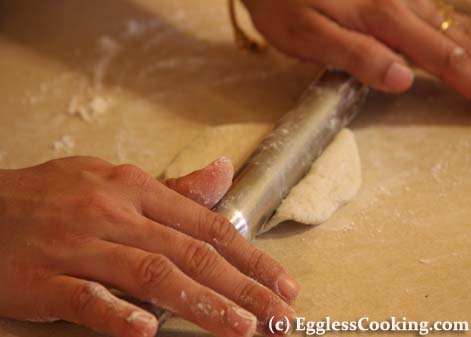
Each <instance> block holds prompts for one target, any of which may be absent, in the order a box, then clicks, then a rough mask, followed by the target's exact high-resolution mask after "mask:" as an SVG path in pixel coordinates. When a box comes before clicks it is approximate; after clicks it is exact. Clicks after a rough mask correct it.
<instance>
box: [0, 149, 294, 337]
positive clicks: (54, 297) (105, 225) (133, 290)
mask: <svg viewBox="0 0 471 337" xmlns="http://www.w3.org/2000/svg"><path fill="white" fill-rule="evenodd" d="M232 174H233V172H232V165H231V163H230V161H228V160H224V159H220V160H217V161H215V162H214V163H212V164H210V165H209V166H208V167H206V168H205V169H203V170H200V171H197V172H194V173H192V174H190V175H188V176H186V177H183V178H180V179H176V180H175V179H174V180H169V181H165V182H158V181H156V180H155V179H153V178H152V177H151V176H149V175H148V174H146V173H145V172H144V171H142V170H140V169H139V168H137V167H134V166H131V165H120V166H114V165H112V164H110V163H108V162H105V161H103V160H100V159H97V158H89V157H73V158H65V159H59V160H53V161H50V162H47V163H44V164H42V165H38V166H35V167H30V168H25V169H20V170H0V241H1V242H0V256H1V260H2V263H1V264H0V298H2V301H1V302H0V315H1V316H4V317H10V318H15V319H28V320H35V321H49V320H56V319H63V320H67V321H71V322H76V323H78V324H82V325H85V326H88V327H90V328H92V329H94V330H97V331H100V332H103V333H106V334H108V335H112V336H117V337H134V336H136V337H138V336H151V335H153V334H154V333H155V331H156V329H157V325H158V322H157V321H156V319H155V317H154V316H152V315H151V314H149V313H147V312H146V311H144V310H143V309H141V308H138V307H136V306H134V305H132V304H130V303H128V302H125V301H123V300H122V299H119V298H117V297H115V296H114V295H112V293H110V292H109V290H108V289H107V288H105V285H106V286H107V287H112V288H116V289H119V290H121V291H123V292H125V293H127V294H129V295H131V296H134V297H136V298H138V299H140V300H142V301H146V302H150V303H153V304H155V305H158V306H159V307H163V308H165V309H168V310H170V311H172V312H174V313H176V314H178V315H180V316H182V317H184V318H186V319H188V320H190V321H192V322H194V323H196V324H198V325H199V326H201V327H203V328H205V329H207V330H209V331H210V332H212V333H214V334H217V335H219V336H227V337H232V336H234V337H236V336H252V335H253V334H254V332H255V329H256V323H257V321H258V322H259V325H258V327H259V328H260V330H263V329H264V328H266V322H267V320H268V319H269V318H270V317H271V316H276V317H282V316H288V317H293V316H294V312H293V310H292V309H291V307H290V306H289V305H288V304H287V303H289V302H290V301H292V300H293V299H294V298H295V297H296V296H297V293H298V290H299V288H298V286H297V285H296V283H295V281H294V280H293V278H292V277H291V276H289V275H288V273H287V272H286V271H285V269H283V268H282V267H281V266H280V265H279V264H278V263H276V262H275V261H274V260H273V259H271V258H270V257H269V256H267V255H266V254H264V253H262V252H261V251H260V250H258V249H256V248H254V247H253V246H251V245H250V244H249V243H248V242H247V241H246V240H244V239H243V237H242V236H240V235H239V234H238V233H237V232H236V230H235V229H234V227H233V226H232V225H231V224H230V223H229V221H228V220H227V219H225V218H223V217H222V216H220V215H218V214H216V213H214V212H211V211H210V210H208V208H206V207H212V206H213V205H214V204H215V203H216V202H217V201H218V200H219V199H220V198H221V197H222V195H223V194H224V193H225V192H226V190H227V189H228V187H229V186H230V184H231V180H232ZM202 205H204V206H206V207H203V206H202Z"/></svg>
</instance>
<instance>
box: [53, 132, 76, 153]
mask: <svg viewBox="0 0 471 337" xmlns="http://www.w3.org/2000/svg"><path fill="white" fill-rule="evenodd" d="M74 147H75V141H74V139H73V138H72V137H71V136H69V135H64V136H62V137H61V138H60V139H59V140H56V141H55V142H54V143H52V150H53V151H54V152H57V153H65V154H70V153H71V152H72V150H73V149H74Z"/></svg>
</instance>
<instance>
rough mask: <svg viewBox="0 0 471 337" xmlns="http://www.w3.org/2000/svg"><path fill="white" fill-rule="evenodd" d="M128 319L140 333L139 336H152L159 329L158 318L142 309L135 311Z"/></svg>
mask: <svg viewBox="0 0 471 337" xmlns="http://www.w3.org/2000/svg"><path fill="white" fill-rule="evenodd" d="M126 321H127V322H128V323H130V324H131V325H132V326H133V327H134V328H135V329H136V330H137V331H138V333H139V336H142V337H150V336H152V334H154V333H155V331H156V330H157V320H156V318H155V317H154V316H153V315H151V314H148V313H145V312H142V311H133V312H132V313H131V314H130V315H129V316H128V318H126Z"/></svg>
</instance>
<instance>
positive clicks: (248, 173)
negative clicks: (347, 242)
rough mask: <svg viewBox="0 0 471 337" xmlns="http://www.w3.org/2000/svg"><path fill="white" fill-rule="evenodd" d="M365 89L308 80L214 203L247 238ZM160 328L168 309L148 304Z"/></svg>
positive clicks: (346, 82)
mask: <svg viewBox="0 0 471 337" xmlns="http://www.w3.org/2000/svg"><path fill="white" fill-rule="evenodd" d="M367 92H368V89H367V88H366V87H365V86H364V85H362V84H361V83H359V82H358V81H356V80H354V79H352V78H351V77H349V76H347V75H346V74H344V73H340V72H334V71H329V72H326V73H325V74H324V76H323V77H322V78H321V79H320V80H319V81H315V82H314V83H312V84H311V85H310V86H309V87H308V89H307V90H306V91H305V92H304V94H303V95H302V96H301V99H300V100H299V102H298V104H297V105H296V107H295V108H294V109H292V110H291V111H289V112H288V113H287V114H286V115H284V116H283V118H282V119H281V120H280V121H279V123H278V124H277V126H276V127H275V129H274V130H273V131H272V132H271V133H270V134H269V135H268V136H267V137H266V138H265V140H264V141H263V142H262V143H261V144H260V145H259V147H258V148H257V149H256V150H255V152H254V153H253V154H252V156H251V157H250V158H249V159H248V160H247V162H246V163H245V165H244V166H243V167H242V168H241V169H240V170H239V172H238V173H237V175H236V179H235V180H234V182H233V184H232V186H231V188H230V189H229V191H228V192H227V194H226V195H225V196H224V198H223V199H222V200H221V201H220V202H219V203H218V205H216V207H215V209H214V210H215V211H216V212H218V213H220V214H222V215H224V216H226V217H227V218H228V219H229V220H230V221H231V222H232V224H233V225H234V226H235V227H236V229H237V230H238V231H239V232H240V233H241V234H242V235H243V236H244V237H245V238H246V239H248V240H250V239H252V238H253V237H254V236H255V235H256V234H257V233H258V232H259V231H260V230H261V229H262V227H263V225H264V224H265V222H266V221H267V220H268V219H269V218H270V217H271V216H272V215H273V213H274V212H275V210H276V208H277V207H278V206H279V205H280V203H281V201H282V200H283V198H285V197H286V195H287V194H288V192H289V191H290V190H291V188H292V187H294V185H296V184H297V183H298V182H299V180H301V178H302V177H303V176H304V175H305V174H306V173H307V172H308V170H309V168H310V167H311V165H312V163H313V162H314V160H316V159H317V158H318V157H319V156H320V155H321V154H322V152H323V151H324V149H325V148H326V147H327V145H329V143H330V142H331V141H332V139H333V138H334V137H335V135H336V134H337V133H338V132H339V131H340V130H341V129H342V128H343V127H345V126H346V125H347V124H348V123H350V121H351V120H352V119H353V118H354V117H355V115H356V113H357V112H358V110H359V107H360V105H361V103H363V101H364V99H365V98H366V95H367ZM152 311H153V312H154V314H156V315H157V317H158V319H159V327H161V326H162V325H163V323H164V321H165V320H166V319H167V318H168V317H170V316H171V313H170V312H167V311H165V310H162V309H160V308H155V307H154V308H152Z"/></svg>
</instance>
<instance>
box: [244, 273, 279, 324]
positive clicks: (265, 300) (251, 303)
mask: <svg viewBox="0 0 471 337" xmlns="http://www.w3.org/2000/svg"><path fill="white" fill-rule="evenodd" d="M273 301H274V300H273V298H272V296H271V294H270V292H269V291H267V290H266V289H265V288H263V287H261V286H260V285H259V284H257V283H256V282H255V281H249V282H244V283H242V284H241V285H240V286H239V290H238V301H237V303H238V304H239V305H241V306H242V307H245V308H251V309H252V310H253V311H255V312H256V313H257V316H262V317H265V316H267V314H268V312H269V310H270V309H272V307H273V306H272V302H273Z"/></svg>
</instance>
